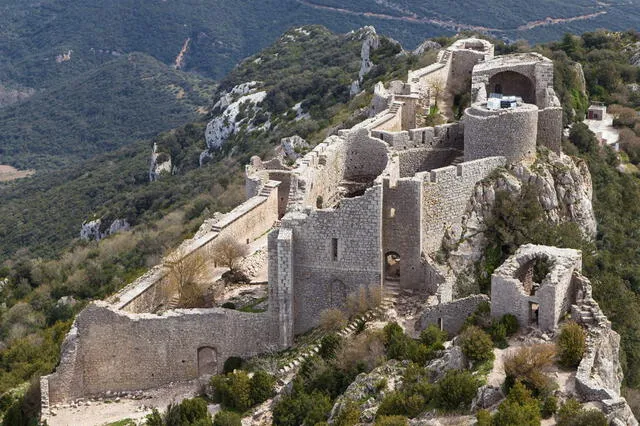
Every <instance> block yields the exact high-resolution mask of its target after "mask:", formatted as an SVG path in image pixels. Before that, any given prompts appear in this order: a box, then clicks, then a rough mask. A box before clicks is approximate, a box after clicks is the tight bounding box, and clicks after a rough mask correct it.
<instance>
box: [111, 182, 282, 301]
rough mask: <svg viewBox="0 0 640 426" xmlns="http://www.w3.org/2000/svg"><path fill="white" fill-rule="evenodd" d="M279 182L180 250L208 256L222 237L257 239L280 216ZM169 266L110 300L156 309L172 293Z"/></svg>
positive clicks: (237, 208)
mask: <svg viewBox="0 0 640 426" xmlns="http://www.w3.org/2000/svg"><path fill="white" fill-rule="evenodd" d="M279 185H280V183H279V182H275V181H269V182H267V183H266V184H265V186H264V188H263V189H262V192H261V195H258V196H256V197H253V198H250V199H249V200H247V201H245V202H244V203H242V204H240V205H239V206H238V207H236V208H235V209H233V210H232V211H231V212H229V213H227V214H226V215H224V216H222V217H221V218H220V219H219V220H218V221H217V222H216V223H215V224H214V225H213V229H212V230H211V231H210V232H209V233H207V234H206V235H204V236H202V237H200V238H197V239H193V240H187V241H185V242H184V243H183V244H182V245H181V246H180V248H179V249H178V253H181V254H182V255H183V256H184V257H187V256H193V255H198V254H199V255H202V256H207V254H208V251H209V250H210V249H211V248H212V247H213V246H214V245H215V244H216V242H217V241H219V240H220V238H223V237H226V236H229V237H232V238H235V239H238V240H240V241H242V242H246V241H247V240H248V241H249V242H251V241H253V240H255V239H256V238H258V237H259V236H261V235H263V234H264V233H265V232H267V231H268V230H269V229H271V227H272V226H273V225H274V224H275V223H276V221H277V220H278V201H279V200H278V186H279ZM172 291H173V290H172V288H171V282H170V280H169V278H168V268H166V267H164V266H162V265H159V266H156V267H155V268H152V269H151V270H150V271H149V272H147V273H146V274H144V275H143V276H142V277H140V278H139V279H137V280H136V281H134V282H133V283H132V284H130V285H129V286H127V287H125V288H124V289H123V290H121V291H120V292H118V293H117V294H116V295H115V296H113V297H111V298H110V300H111V301H112V303H114V304H115V305H116V306H117V307H118V309H123V310H125V311H127V312H154V311H155V310H157V309H159V308H161V307H162V306H163V305H164V304H165V303H166V302H167V300H168V298H169V297H170V296H171V295H172Z"/></svg>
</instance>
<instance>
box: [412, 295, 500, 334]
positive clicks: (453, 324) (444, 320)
mask: <svg viewBox="0 0 640 426" xmlns="http://www.w3.org/2000/svg"><path fill="white" fill-rule="evenodd" d="M483 302H489V296H487V295H485V294H477V295H474V296H469V297H465V298H464V299H458V300H454V301H453V302H449V303H440V304H438V305H434V306H431V307H429V308H427V309H426V310H425V312H424V313H423V314H422V315H421V316H420V318H419V319H418V321H416V326H415V327H416V331H417V332H420V331H422V330H424V329H425V328H427V327H428V326H430V325H436V326H438V327H440V329H441V330H446V331H447V333H449V336H454V335H456V334H458V333H459V332H460V330H461V329H462V326H463V325H464V322H465V320H466V319H467V318H468V317H469V315H471V314H472V313H474V312H475V311H476V309H478V306H479V305H480V304H481V303H483Z"/></svg>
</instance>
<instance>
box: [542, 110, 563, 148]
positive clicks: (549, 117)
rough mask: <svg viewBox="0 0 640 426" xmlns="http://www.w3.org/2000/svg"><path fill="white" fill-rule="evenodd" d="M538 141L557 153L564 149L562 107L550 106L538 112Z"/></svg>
mask: <svg viewBox="0 0 640 426" xmlns="http://www.w3.org/2000/svg"><path fill="white" fill-rule="evenodd" d="M537 143H538V145H541V146H546V147H547V148H549V149H550V150H552V151H554V152H555V153H556V154H559V153H560V152H561V151H562V108H560V107H549V108H545V109H542V110H540V111H539V112H538V141H537Z"/></svg>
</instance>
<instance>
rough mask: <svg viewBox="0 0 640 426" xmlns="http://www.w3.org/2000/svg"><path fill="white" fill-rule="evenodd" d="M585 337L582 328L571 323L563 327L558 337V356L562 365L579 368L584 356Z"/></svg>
mask: <svg viewBox="0 0 640 426" xmlns="http://www.w3.org/2000/svg"><path fill="white" fill-rule="evenodd" d="M584 346H585V336H584V330H583V329H582V327H581V326H580V325H579V324H577V323H575V322H573V321H569V322H567V323H566V324H565V325H563V326H562V329H561V331H560V336H558V355H559V356H560V364H562V365H563V366H565V367H569V368H573V367H577V366H578V364H580V361H581V360H582V355H584Z"/></svg>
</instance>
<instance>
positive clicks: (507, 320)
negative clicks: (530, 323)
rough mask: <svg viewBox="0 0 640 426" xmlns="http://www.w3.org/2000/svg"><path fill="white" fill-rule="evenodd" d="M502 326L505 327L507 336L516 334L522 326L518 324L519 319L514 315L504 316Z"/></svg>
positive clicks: (501, 319) (501, 320) (501, 321)
mask: <svg viewBox="0 0 640 426" xmlns="http://www.w3.org/2000/svg"><path fill="white" fill-rule="evenodd" d="M500 324H503V325H504V327H505V330H506V332H507V336H511V335H513V334H515V333H516V332H517V331H518V329H519V328H520V325H519V324H518V318H516V316H515V315H512V314H504V315H503V316H502V318H500Z"/></svg>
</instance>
